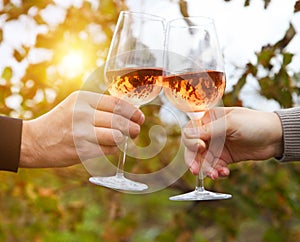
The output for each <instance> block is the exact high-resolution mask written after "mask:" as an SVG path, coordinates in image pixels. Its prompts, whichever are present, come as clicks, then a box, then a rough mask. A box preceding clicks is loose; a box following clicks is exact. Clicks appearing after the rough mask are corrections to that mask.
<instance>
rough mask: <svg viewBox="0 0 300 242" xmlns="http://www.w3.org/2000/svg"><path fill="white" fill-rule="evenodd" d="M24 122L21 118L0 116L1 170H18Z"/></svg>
mask: <svg viewBox="0 0 300 242" xmlns="http://www.w3.org/2000/svg"><path fill="white" fill-rule="evenodd" d="M22 124H23V121H22V120H21V119H15V118H9V117H3V116H0V134H1V138H0V170H6V171H13V172H17V171H18V167H19V161H20V150H21V138H22Z"/></svg>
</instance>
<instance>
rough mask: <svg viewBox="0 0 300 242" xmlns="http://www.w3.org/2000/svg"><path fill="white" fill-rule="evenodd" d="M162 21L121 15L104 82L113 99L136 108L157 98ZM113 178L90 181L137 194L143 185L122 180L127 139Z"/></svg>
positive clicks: (160, 69)
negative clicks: (119, 99) (118, 99)
mask: <svg viewBox="0 0 300 242" xmlns="http://www.w3.org/2000/svg"><path fill="white" fill-rule="evenodd" d="M164 39H165V21H164V19H163V18H161V17H158V16H154V15H149V14H144V13H137V12H129V11H122V12H120V15H119V18H118V22H117V25H116V29H115V31H114V36H113V39H112V43H111V46H110V50H109V53H108V57H107V62H106V65H105V71H104V72H105V78H106V83H107V86H108V91H109V93H110V94H111V95H112V96H115V97H119V98H121V99H124V100H126V101H128V102H130V103H131V104H133V105H135V106H136V107H140V106H141V105H144V104H146V103H149V102H150V101H152V100H153V99H154V98H156V97H157V96H158V94H159V93H160V92H161V89H162V86H161V83H159V81H161V76H162V72H163V69H162V67H163V53H164V52H163V51H164ZM123 145H124V146H123V148H121V150H122V152H121V154H120V157H119V161H118V165H117V171H116V174H115V175H114V176H108V177H91V178H90V179H89V180H90V181H91V182H92V183H94V184H97V185H101V186H105V187H108V188H112V189H116V190H124V191H133V192H135V191H136V192H139V191H143V190H146V189H148V186H147V185H146V184H143V183H141V182H137V181H133V180H130V179H128V178H126V177H125V176H124V164H125V161H126V152H127V148H128V137H126V138H125V141H124V142H123Z"/></svg>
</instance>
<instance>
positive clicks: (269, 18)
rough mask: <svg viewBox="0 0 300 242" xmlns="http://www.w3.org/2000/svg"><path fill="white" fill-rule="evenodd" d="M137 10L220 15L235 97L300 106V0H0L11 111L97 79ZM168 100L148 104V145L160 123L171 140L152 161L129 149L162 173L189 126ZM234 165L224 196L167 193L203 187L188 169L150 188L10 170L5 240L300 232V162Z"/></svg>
mask: <svg viewBox="0 0 300 242" xmlns="http://www.w3.org/2000/svg"><path fill="white" fill-rule="evenodd" d="M128 9H129V10H132V11H142V12H147V13H152V14H156V15H160V16H163V17H165V18H166V19H172V18H176V17H182V16H188V15H191V16H192V15H204V16H210V17H212V18H214V19H215V21H216V28H217V31H218V34H219V40H220V45H221V47H222V51H223V53H224V59H225V62H226V75H227V88H226V93H225V95H224V98H223V103H224V105H225V106H232V105H234V106H245V107H250V108H255V109H260V110H267V111H273V110H276V109H279V108H288V107H294V106H298V105H299V101H300V100H299V92H300V13H299V11H300V2H299V1H292V0H256V1H251V0H244V1H237V0H231V1H230V0H210V1H204V0H190V1H185V0H143V1H141V0H120V1H116V0H98V1H97V0H89V1H84V0H65V1H58V0H45V1H41V0H31V1H25V0H24V1H22V0H11V1H8V0H1V1H0V113H1V114H2V115H7V116H11V117H20V118H23V119H33V118H35V117H38V116H40V115H42V114H43V113H45V112H47V111H49V110H50V109H51V108H53V107H54V106H55V105H57V103H59V102H60V101H62V100H63V99H64V98H65V97H66V96H67V95H69V94H70V93H71V92H72V91H75V90H79V89H85V88H87V87H86V86H87V85H86V84H87V83H86V80H87V79H88V78H89V77H90V75H91V73H93V71H94V70H96V69H97V68H98V67H101V66H102V65H103V63H104V62H105V58H106V55H107V51H108V47H109V44H110V41H111V37H112V34H113V30H114V27H115V24H116V21H117V18H118V14H119V12H120V11H121V10H128ZM89 84H90V83H89ZM92 84H93V83H92ZM97 85H98V84H97ZM88 86H90V85H88ZM158 99H162V97H159V98H158ZM156 102H158V103H159V102H161V103H164V102H165V100H156ZM161 107H162V105H149V106H145V107H143V108H142V110H143V111H144V113H145V114H146V117H147V119H146V122H145V124H144V125H143V127H142V132H141V135H140V136H139V138H138V140H139V142H140V144H141V145H144V146H147V145H148V144H149V142H150V141H149V133H148V132H149V130H150V128H151V126H152V125H153V124H160V125H163V126H164V127H165V130H166V131H167V134H168V140H167V142H166V144H165V147H164V148H163V149H162V151H161V152H160V153H159V154H158V155H157V156H155V157H153V158H151V159H148V160H147V161H146V162H137V159H134V158H132V157H129V159H128V162H127V163H128V164H126V169H127V170H128V171H130V172H133V173H150V172H154V171H157V170H159V169H161V168H163V167H165V166H166V165H167V164H168V162H170V160H172V159H173V157H174V155H175V154H176V153H177V151H178V146H179V144H180V135H181V134H180V126H179V125H178V124H177V123H174V122H167V121H166V120H164V119H163V117H162V115H161V112H160V111H161V110H160V109H161ZM180 115H183V114H180ZM111 158H112V160H113V159H114V157H111ZM230 168H231V174H230V176H229V177H228V178H225V179H220V180H218V181H211V180H210V179H206V180H205V183H206V187H207V188H208V189H211V190H215V191H221V192H227V193H231V194H232V195H233V198H232V199H230V200H225V201H213V202H171V201H169V200H168V198H169V196H171V195H175V194H179V193H182V192H185V191H189V190H192V189H193V187H194V185H195V184H194V180H195V179H194V177H193V176H192V175H191V174H190V173H189V172H188V171H187V172H186V173H185V174H184V175H183V176H182V177H180V178H179V179H178V180H177V181H176V182H174V183H173V184H171V185H170V186H169V187H166V188H164V189H160V190H158V191H156V192H153V193H149V194H143V195H133V194H125V193H119V192H115V191H113V190H109V189H105V188H102V187H98V186H95V185H93V184H91V183H89V182H88V178H89V176H90V175H89V173H88V171H87V170H86V169H85V167H84V166H83V165H77V166H73V167H69V168H63V169H33V170H29V169H20V170H19V172H18V173H17V174H14V173H8V172H1V173H0V209H1V213H0V241H9V242H10V241H37V242H39V241H67V242H68V241H104V242H114V241H121V242H127V241H134V242H135V241H137V242H139V241H141V242H148V241H149V242H150V241H162V242H165V241H166V242H168V241H177V242H186V241H195V242H206V241H210V242H211V241H216V242H219V241H220V242H227V241H241V242H247V241H249V242H253V241H255V242H259V241H267V242H277V241H278V242H281V241H286V242H289V241H291V242H295V241H300V192H299V191H300V190H299V186H300V166H299V164H298V165H297V163H289V164H279V163H278V162H277V161H275V160H268V161H264V162H261V161H256V162H253V161H252V162H246V163H241V164H235V165H232V166H231V167H230Z"/></svg>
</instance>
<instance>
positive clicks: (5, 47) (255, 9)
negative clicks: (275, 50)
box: [0, 0, 300, 110]
mask: <svg viewBox="0 0 300 242" xmlns="http://www.w3.org/2000/svg"><path fill="white" fill-rule="evenodd" d="M15 1H16V2H18V1H17V0H15ZM90 2H93V3H94V4H99V2H97V0H90ZM56 3H57V4H58V6H51V7H49V8H52V9H48V12H47V11H45V13H44V17H45V19H47V18H49V19H50V20H51V19H52V20H55V21H54V22H53V23H52V24H53V25H54V26H55V24H57V23H59V22H60V21H63V17H64V16H65V15H64V8H66V7H67V6H69V5H70V4H72V5H75V6H79V5H80V3H81V0H65V1H59V0H57V1H56ZM127 3H128V5H129V8H130V10H132V11H141V12H147V13H152V14H155V15H160V16H163V17H165V18H166V19H168V20H169V19H172V18H176V17H180V16H181V15H180V12H179V8H178V3H177V1H171V0H127ZM243 3H244V0H232V1H231V2H227V3H225V2H224V0H209V1H207V0H189V1H188V4H189V14H190V15H202V16H209V17H212V18H213V19H214V20H215V23H216V28H217V31H218V35H219V40H220V44H221V48H222V49H223V51H224V56H225V63H226V74H227V81H228V83H227V88H228V89H229V88H230V87H231V86H232V85H233V84H234V83H235V82H236V81H237V80H236V79H235V78H234V77H233V76H234V75H236V73H237V72H236V70H235V69H234V67H235V66H238V67H243V66H244V65H245V64H246V63H247V62H249V61H255V55H254V53H255V51H259V50H260V48H261V46H262V45H265V44H267V43H269V42H270V41H278V40H279V39H281V38H282V37H283V35H284V33H285V31H286V30H287V28H288V25H289V22H290V21H291V22H292V23H293V25H294V27H295V28H296V31H297V32H298V33H299V34H298V35H297V37H296V38H294V40H293V42H292V43H291V44H290V46H289V50H290V51H291V52H293V53H296V56H295V57H294V61H293V63H292V64H291V65H290V67H291V70H294V71H297V72H300V64H299V63H300V13H297V14H293V9H294V4H295V1H294V0H272V1H271V4H270V6H269V7H268V9H267V10H264V8H263V3H264V1H263V0H252V1H251V5H250V6H249V7H246V8H245V7H243ZM100 4H101V0H100ZM1 6H2V0H0V8H1ZM53 11H54V12H56V13H60V14H58V15H59V16H62V18H53V14H47V13H49V12H50V13H51V12H52V13H53ZM32 14H34V12H33V13H32ZM3 24H4V18H3V17H1V16H0V26H3ZM45 31H47V28H46V27H37V25H36V24H35V23H34V21H33V20H32V19H31V18H29V17H26V16H21V22H20V21H18V23H16V22H13V23H10V24H6V25H5V26H4V32H5V34H4V39H5V44H2V45H0V56H1V58H0V73H1V72H2V69H3V68H4V65H5V64H6V65H7V64H13V65H14V67H15V68H16V69H18V73H19V75H18V76H15V79H14V80H13V81H16V82H17V81H18V78H19V77H20V76H22V75H23V73H24V71H25V68H26V63H21V64H20V63H18V62H16V61H14V60H13V59H12V58H10V57H11V56H12V47H17V48H18V46H21V45H20V44H25V45H32V44H34V40H35V36H36V35H37V34H38V33H40V32H45ZM16 33H17V35H18V36H17V37H16ZM28 33H31V34H28ZM20 36H22V38H20ZM44 54H45V56H47V53H44ZM48 54H49V53H48ZM36 56H38V55H35V54H34V52H32V53H31V56H30V57H29V60H33V59H34V58H36ZM30 58H31V59H30ZM4 60H5V63H4ZM257 90H258V85H257V83H256V82H255V81H251V83H250V84H248V85H247V86H246V87H245V88H244V89H243V92H242V99H243V101H244V104H245V105H246V106H250V107H253V108H256V109H263V110H274V109H278V108H279V107H278V105H277V104H276V103H275V102H271V101H266V100H265V99H264V98H263V97H262V98H260V97H258V95H257Z"/></svg>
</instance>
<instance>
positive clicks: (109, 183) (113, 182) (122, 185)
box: [89, 176, 148, 192]
mask: <svg viewBox="0 0 300 242" xmlns="http://www.w3.org/2000/svg"><path fill="white" fill-rule="evenodd" d="M89 181H90V182H91V183H94V184H96V185H99V186H103V187H108V188H112V189H116V190H120V191H136V192H140V191H144V190H147V189H148V186H147V185H146V184H143V183H140V182H136V181H132V180H129V179H127V178H125V177H124V176H108V177H90V178H89Z"/></svg>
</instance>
